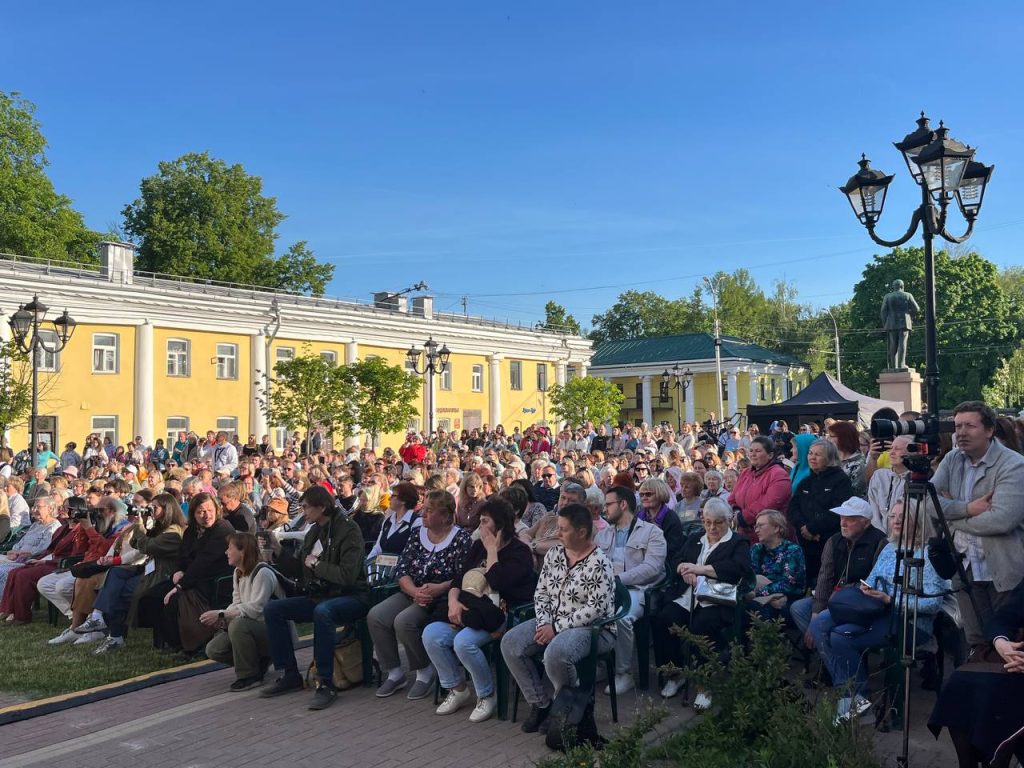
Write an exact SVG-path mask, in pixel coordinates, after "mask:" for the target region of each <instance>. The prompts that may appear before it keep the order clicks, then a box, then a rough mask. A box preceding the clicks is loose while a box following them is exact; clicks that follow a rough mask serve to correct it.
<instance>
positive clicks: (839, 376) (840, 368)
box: [825, 307, 843, 384]
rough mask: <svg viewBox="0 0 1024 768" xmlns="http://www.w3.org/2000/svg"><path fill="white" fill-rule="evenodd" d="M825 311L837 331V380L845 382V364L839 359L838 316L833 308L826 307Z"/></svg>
mask: <svg viewBox="0 0 1024 768" xmlns="http://www.w3.org/2000/svg"><path fill="white" fill-rule="evenodd" d="M825 311H826V312H828V316H829V317H831V318H832V329H833V331H835V337H834V338H835V343H836V381H838V382H839V383H840V384H842V383H843V366H842V361H841V360H840V359H839V325H838V324H837V323H836V316H835V315H833V314H832V310H831V309H829V308H828V307H825Z"/></svg>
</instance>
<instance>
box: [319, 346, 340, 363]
mask: <svg viewBox="0 0 1024 768" xmlns="http://www.w3.org/2000/svg"><path fill="white" fill-rule="evenodd" d="M320 357H321V359H323V360H324V361H326V362H327V364H328V365H330V366H332V367H334V366H337V365H338V353H337V352H335V351H334V350H333V349H322V350H320Z"/></svg>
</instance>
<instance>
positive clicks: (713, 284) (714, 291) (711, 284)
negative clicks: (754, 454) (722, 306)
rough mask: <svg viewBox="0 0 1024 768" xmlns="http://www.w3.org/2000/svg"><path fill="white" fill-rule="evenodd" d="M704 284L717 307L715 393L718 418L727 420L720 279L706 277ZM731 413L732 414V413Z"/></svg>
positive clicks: (715, 307)
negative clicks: (719, 317) (723, 391)
mask: <svg viewBox="0 0 1024 768" xmlns="http://www.w3.org/2000/svg"><path fill="white" fill-rule="evenodd" d="M704 285H706V286H707V288H708V290H709V291H710V292H711V299H712V300H713V301H714V309H715V377H716V378H715V394H717V395H718V420H719V421H725V415H724V413H723V408H722V328H721V326H720V325H719V323H718V281H717V280H712V279H711V278H710V277H705V278H704ZM730 415H731V414H730Z"/></svg>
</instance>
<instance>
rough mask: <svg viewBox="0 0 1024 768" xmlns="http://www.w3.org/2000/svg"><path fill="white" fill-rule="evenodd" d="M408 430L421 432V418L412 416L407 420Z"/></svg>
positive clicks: (406, 428) (406, 427)
mask: <svg viewBox="0 0 1024 768" xmlns="http://www.w3.org/2000/svg"><path fill="white" fill-rule="evenodd" d="M405 431H406V432H419V431H420V420H419V418H412V419H409V420H408V421H407V422H405Z"/></svg>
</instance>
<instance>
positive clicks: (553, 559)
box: [501, 504, 615, 733]
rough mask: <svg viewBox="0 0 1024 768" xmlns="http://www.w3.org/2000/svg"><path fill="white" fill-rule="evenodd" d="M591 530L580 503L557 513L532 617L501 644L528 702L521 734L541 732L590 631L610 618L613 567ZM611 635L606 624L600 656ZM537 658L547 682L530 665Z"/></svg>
mask: <svg viewBox="0 0 1024 768" xmlns="http://www.w3.org/2000/svg"><path fill="white" fill-rule="evenodd" d="M592 530H593V521H592V519H591V516H590V510H588V509H587V508H586V507H585V506H583V505H582V504H567V505H566V506H564V507H562V509H560V510H559V511H558V536H559V540H560V542H561V543H559V544H556V545H555V546H554V547H552V548H551V549H550V550H548V553H547V555H546V556H545V557H544V566H543V568H542V569H541V572H540V577H539V579H538V581H537V591H536V592H535V593H534V597H533V600H534V608H535V610H536V618H535V619H531V620H530V621H526V622H523V623H522V624H519V625H517V626H515V627H513V628H512V629H510V630H509V631H508V632H506V633H505V636H504V637H503V638H502V640H501V654H502V656H504V657H505V663H506V664H507V665H508V668H509V671H511V672H512V675H513V677H515V679H516V682H517V683H518V684H519V688H520V690H522V692H523V696H524V697H525V698H526V700H527V701H528V702H529V703H530V716H529V717H528V718H527V719H526V721H525V722H524V723H523V730H524V731H525V732H526V733H534V732H536V731H537V730H538V729H539V728H540V724H541V723H542V722H543V721H544V720H545V719H546V718H547V716H548V712H549V710H550V708H551V701H552V697H553V696H554V694H556V693H558V691H559V690H561V689H562V688H564V687H566V686H575V685H576V682H577V680H576V662H578V661H579V660H580V659H582V658H583V657H584V656H585V655H586V654H587V653H589V651H590V626H591V625H592V624H594V623H595V622H597V621H599V620H601V619H605V618H608V617H609V616H612V615H613V614H614V613H615V577H614V575H613V571H612V564H611V561H610V560H609V559H608V558H607V557H606V556H605V554H604V553H603V552H602V551H601V550H600V549H599V548H598V547H596V546H595V545H594V543H593V540H592ZM614 631H615V626H614V624H611V625H609V626H608V627H607V628H606V630H605V631H604V632H602V633H601V637H600V639H599V642H600V644H601V647H600V650H601V652H602V653H603V652H604V651H606V650H609V649H610V648H611V647H612V644H613V643H614V641H615V635H614ZM541 654H543V661H544V673H545V678H546V680H545V679H544V678H542V677H541V675H540V672H539V671H538V669H537V665H536V664H534V662H533V657H534V656H538V655H541ZM552 689H553V690H552Z"/></svg>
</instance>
